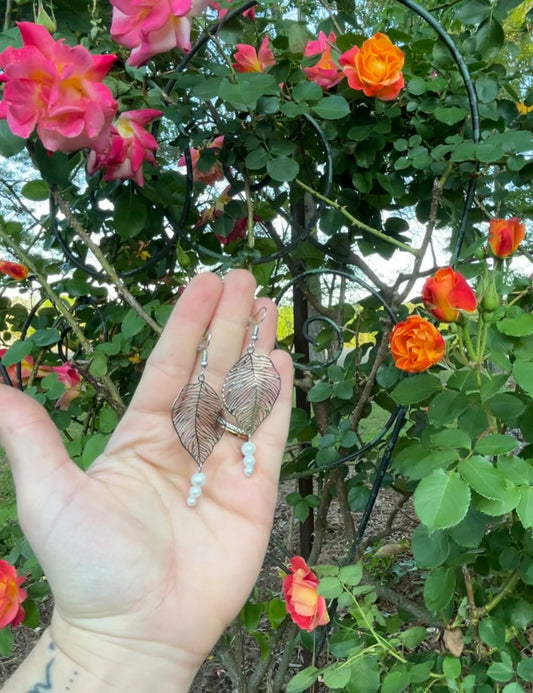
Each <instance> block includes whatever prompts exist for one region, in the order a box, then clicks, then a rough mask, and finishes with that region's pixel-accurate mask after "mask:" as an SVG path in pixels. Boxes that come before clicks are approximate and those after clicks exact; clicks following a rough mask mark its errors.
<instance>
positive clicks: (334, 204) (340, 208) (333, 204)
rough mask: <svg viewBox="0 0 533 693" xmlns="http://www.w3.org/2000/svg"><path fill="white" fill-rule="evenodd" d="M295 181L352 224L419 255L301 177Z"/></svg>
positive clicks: (407, 251) (416, 251)
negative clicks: (357, 216) (363, 220)
mask: <svg viewBox="0 0 533 693" xmlns="http://www.w3.org/2000/svg"><path fill="white" fill-rule="evenodd" d="M294 182H295V183H296V185H298V186H300V188H302V189H303V190H305V191H306V192H308V193H310V194H311V195H313V196H314V197H316V198H317V199H319V200H321V201H322V202H325V203H326V204H328V205H329V206H330V207H333V209H336V210H337V211H338V212H340V213H341V214H342V215H343V216H344V217H345V218H346V219H348V221H349V222H350V223H351V224H352V226H357V227H358V228H360V229H361V230H362V231H366V232H367V233H370V234H372V235H373V236H375V237H376V238H380V239H381V240H382V241H386V242H387V243H390V244H391V245H395V246H396V247H397V248H400V250H405V252H406V253H410V254H411V255H415V256H417V255H418V250H416V249H415V248H411V246H409V245H407V244H406V243H402V242H401V241H397V240H396V239H395V238H392V237H391V236H387V234H386V233H382V232H381V231H378V230H377V229H374V228H372V226H367V224H365V223H363V222H362V221H359V219H356V218H355V217H354V216H353V215H352V214H350V212H348V211H347V210H346V209H345V208H344V207H343V206H342V205H340V204H339V203H338V202H335V200H331V199H330V198H329V197H326V196H325V195H322V193H319V192H318V190H314V188H311V187H310V186H309V185H307V184H306V183H304V182H303V181H301V180H300V179H299V178H295V179H294Z"/></svg>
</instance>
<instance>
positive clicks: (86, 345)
mask: <svg viewBox="0 0 533 693" xmlns="http://www.w3.org/2000/svg"><path fill="white" fill-rule="evenodd" d="M0 238H1V239H2V240H3V241H4V242H5V244H6V245H7V246H8V248H10V249H11V250H12V251H13V253H14V255H16V257H18V259H19V260H20V261H21V262H22V263H23V264H24V265H26V267H27V268H28V269H29V270H30V272H31V273H32V274H33V275H34V276H35V278H36V279H37V281H38V282H39V284H40V285H41V286H42V288H43V289H44V292H45V293H46V295H47V296H48V298H49V299H50V301H51V303H52V305H53V306H54V308H55V309H56V310H57V312H58V313H60V314H61V315H62V316H63V318H64V319H65V322H66V323H67V325H68V326H69V327H70V328H71V330H72V332H73V333H74V334H75V335H76V337H77V338H78V340H79V342H80V344H81V346H82V347H83V349H84V351H85V353H86V354H88V355H90V354H92V353H93V352H94V349H93V346H92V344H91V343H90V342H89V340H88V339H87V338H86V337H85V335H84V334H83V331H82V330H81V328H80V326H79V325H78V323H77V322H76V320H75V319H74V317H73V315H72V313H71V312H70V310H69V308H68V306H67V305H66V304H65V302H64V301H63V300H62V299H61V297H60V296H58V295H57V294H56V292H55V291H54V290H53V289H52V287H51V286H50V284H49V283H48V282H47V280H46V278H45V277H44V276H43V275H42V274H41V273H40V272H39V270H38V269H37V267H36V265H35V264H34V262H33V261H32V260H31V259H30V257H29V256H28V255H26V253H25V252H24V251H23V250H22V248H21V247H20V246H18V245H17V244H16V243H15V242H14V241H13V240H12V239H11V237H10V236H9V235H8V234H7V233H6V232H5V230H4V226H3V225H2V224H0ZM101 383H102V385H103V387H104V388H105V391H106V394H105V395H104V397H105V399H106V401H107V402H108V404H109V406H110V407H111V408H112V409H113V410H114V411H115V412H116V413H117V414H118V415H119V416H122V414H124V412H125V411H126V405H125V404H124V402H123V400H122V397H121V396H120V393H119V391H118V390H117V388H116V386H115V384H114V382H113V381H112V380H111V378H110V377H109V376H108V375H104V376H102V378H101Z"/></svg>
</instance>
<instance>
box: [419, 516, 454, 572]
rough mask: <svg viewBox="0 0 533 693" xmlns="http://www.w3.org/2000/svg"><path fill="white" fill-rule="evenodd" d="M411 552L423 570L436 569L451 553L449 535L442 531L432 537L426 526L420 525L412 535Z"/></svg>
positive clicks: (434, 533)
mask: <svg viewBox="0 0 533 693" xmlns="http://www.w3.org/2000/svg"><path fill="white" fill-rule="evenodd" d="M411 550H412V552H413V557H414V559H415V561H416V562H417V563H418V565H419V566H420V567H421V568H436V567H437V566H439V565H442V564H443V563H444V561H445V560H446V559H447V558H448V554H449V553H450V542H449V539H448V535H447V534H446V532H443V531H441V530H437V531H436V532H433V533H432V534H431V535H430V534H429V532H428V530H427V527H426V526H425V525H418V527H417V528H416V529H415V530H414V532H413V534H412V535H411Z"/></svg>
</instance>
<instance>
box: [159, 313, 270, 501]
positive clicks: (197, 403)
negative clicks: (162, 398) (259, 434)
mask: <svg viewBox="0 0 533 693" xmlns="http://www.w3.org/2000/svg"><path fill="white" fill-rule="evenodd" d="M265 316H266V308H262V309H261V311H259V313H257V314H256V315H255V316H253V317H252V318H251V324H252V326H253V327H252V333H251V336H250V343H249V345H248V348H247V349H246V353H245V354H244V355H243V356H241V358H240V359H239V360H238V361H237V362H236V363H234V364H233V366H232V367H231V368H230V369H229V371H228V374H227V375H226V378H225V380H224V383H223V384H222V392H221V395H220V397H219V395H218V393H217V392H216V390H215V389H214V388H213V387H211V385H209V383H207V382H206V380H205V369H206V367H207V349H208V347H209V341H210V334H207V336H206V337H205V338H204V339H203V340H202V343H201V344H200V345H199V347H198V349H199V351H201V352H202V356H201V360H200V373H199V374H198V378H197V381H196V382H195V383H191V384H189V385H184V386H183V387H182V388H181V390H180V391H179V393H178V396H177V397H176V399H175V400H174V403H173V404H172V409H171V416H172V423H173V424H174V429H175V431H176V433H177V435H178V438H179V439H180V442H181V444H182V445H183V447H184V448H185V450H187V452H188V453H189V454H190V455H191V457H192V458H193V459H194V461H195V462H196V466H197V467H198V471H197V472H195V473H194V474H193V475H192V477H191V487H190V489H189V496H188V498H187V505H189V506H190V507H194V506H195V505H196V503H197V500H198V498H199V497H200V496H201V494H202V486H203V485H204V483H205V474H204V473H203V471H202V468H203V465H204V463H205V461H206V460H207V458H208V457H209V455H210V454H211V452H212V451H213V448H214V447H215V445H216V444H217V443H218V441H219V440H220V438H221V437H222V435H223V433H224V431H228V432H229V433H232V434H233V435H236V436H237V437H239V438H242V439H244V441H245V442H244V443H243V444H242V446H241V452H242V454H243V469H244V473H245V475H246V476H250V475H251V474H252V472H253V468H254V465H255V457H254V453H255V450H256V447H255V444H254V443H253V442H252V441H251V440H250V437H251V436H252V435H253V434H254V433H255V431H256V430H257V428H258V427H259V425H260V424H261V423H262V421H264V419H266V417H267V416H268V415H269V414H270V412H271V411H272V407H273V406H274V402H275V401H276V399H277V397H278V395H279V391H280V388H281V378H280V375H279V373H278V371H277V370H276V367H275V366H274V364H273V362H272V360H271V359H270V358H269V357H268V356H266V355H265V354H256V353H255V343H256V341H257V337H258V333H259V325H260V324H261V322H263V320H264V319H265ZM226 412H227V414H229V415H230V416H231V417H232V418H233V420H234V423H233V422H232V421H227V420H226V418H225V415H227V414H225V413H226Z"/></svg>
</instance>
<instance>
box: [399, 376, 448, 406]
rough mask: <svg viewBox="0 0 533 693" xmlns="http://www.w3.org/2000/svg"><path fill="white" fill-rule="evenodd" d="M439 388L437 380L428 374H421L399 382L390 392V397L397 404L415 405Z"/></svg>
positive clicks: (440, 386)
mask: <svg viewBox="0 0 533 693" xmlns="http://www.w3.org/2000/svg"><path fill="white" fill-rule="evenodd" d="M441 388H442V385H441V382H440V380H439V379H438V378H436V377H435V376H434V375H429V373H422V374H420V375H414V376H412V377H409V378H404V379H403V380H401V381H400V382H399V383H398V384H397V385H396V387H395V388H394V390H393V391H392V392H391V397H392V399H393V400H394V401H395V402H397V403H398V404H415V403H416V402H422V401H424V400H425V399H427V398H428V397H429V396H430V395H432V394H433V393H434V392H438V391H439V390H440V389H441Z"/></svg>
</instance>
